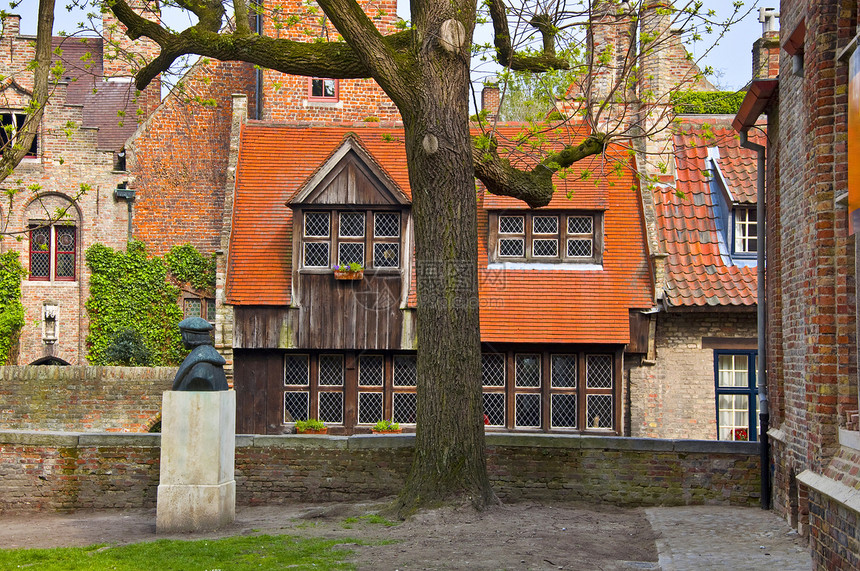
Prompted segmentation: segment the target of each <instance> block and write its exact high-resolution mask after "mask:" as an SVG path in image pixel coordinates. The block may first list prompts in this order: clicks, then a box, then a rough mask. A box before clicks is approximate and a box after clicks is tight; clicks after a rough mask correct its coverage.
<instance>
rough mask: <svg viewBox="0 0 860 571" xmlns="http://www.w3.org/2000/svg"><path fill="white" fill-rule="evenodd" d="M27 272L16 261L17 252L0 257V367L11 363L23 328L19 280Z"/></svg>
mask: <svg viewBox="0 0 860 571" xmlns="http://www.w3.org/2000/svg"><path fill="white" fill-rule="evenodd" d="M26 275H27V270H25V269H24V267H23V266H22V265H21V262H20V261H19V260H18V253H17V252H6V253H5V254H2V255H0V365H6V364H7V363H9V362H12V361H13V359H12V357H13V353H14V351H15V348H16V347H17V345H18V337H19V336H20V334H21V328H22V327H24V306H23V305H21V279H22V278H24V277H25V276H26Z"/></svg>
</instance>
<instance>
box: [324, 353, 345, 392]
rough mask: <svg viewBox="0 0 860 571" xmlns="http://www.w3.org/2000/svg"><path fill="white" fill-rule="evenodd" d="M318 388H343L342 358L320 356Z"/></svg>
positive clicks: (339, 356)
mask: <svg viewBox="0 0 860 571" xmlns="http://www.w3.org/2000/svg"><path fill="white" fill-rule="evenodd" d="M319 378H320V386H324V387H340V386H343V356H342V355H320V372H319Z"/></svg>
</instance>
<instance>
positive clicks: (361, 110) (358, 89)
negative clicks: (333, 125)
mask: <svg viewBox="0 0 860 571" xmlns="http://www.w3.org/2000/svg"><path fill="white" fill-rule="evenodd" d="M278 5H279V8H278V9H279V16H278V18H277V19H276V18H275V17H274V16H272V17H265V18H264V19H263V32H264V33H265V34H266V35H267V36H269V37H275V38H287V39H291V40H297V41H313V40H314V39H315V38H318V37H323V38H326V39H330V40H334V39H336V38H337V37H338V34H337V32H336V31H335V29H334V26H333V25H332V24H331V22H329V21H327V20H325V19H321V18H319V15H320V13H314V14H312V15H310V16H309V15H308V4H306V3H304V2H302V1H301V0H281V1H280V2H278ZM359 5H360V6H362V7H363V8H364V10H365V11H366V12H367V14H368V16H370V18H371V20H372V21H373V23H374V24H375V25H376V27H377V28H378V29H379V31H380V32H381V33H382V34H384V35H387V34H390V33H392V32H394V31H395V30H396V29H395V27H394V24H395V23H396V22H397V20H398V18H397V2H396V1H393V0H381V1H373V2H371V1H369V0H361V1H360V2H359ZM290 16H299V17H300V18H302V19H301V21H299V22H298V23H296V24H294V25H286V26H284V25H282V24H283V23H284V22H285V20H286V19H287V18H289V17H290ZM321 20H322V21H323V22H324V24H323V25H321V24H320V21H321ZM338 87H339V92H340V94H339V97H338V98H337V101H332V102H327V101H312V100H309V99H308V78H307V77H300V76H295V75H286V74H283V73H279V72H276V71H272V70H264V72H263V85H262V90H263V101H264V102H263V105H262V115H261V118H262V119H265V120H267V121H290V122H293V121H299V122H311V123H315V122H317V123H318V122H346V123H354V122H361V121H364V120H365V119H367V118H368V117H375V118H376V119H379V120H380V121H398V120H399V119H400V114H399V112H398V111H397V108H396V107H395V105H394V103H393V102H392V101H391V100H390V99H389V98H388V96H387V95H385V92H383V91H382V88H380V87H379V85H377V84H376V82H375V81H374V80H372V79H342V80H339V82H338Z"/></svg>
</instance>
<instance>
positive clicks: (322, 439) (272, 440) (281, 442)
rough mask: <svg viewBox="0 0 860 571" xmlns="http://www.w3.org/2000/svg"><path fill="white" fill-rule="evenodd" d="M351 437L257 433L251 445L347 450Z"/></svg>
mask: <svg viewBox="0 0 860 571" xmlns="http://www.w3.org/2000/svg"><path fill="white" fill-rule="evenodd" d="M349 438H350V437H349V436H328V435H323V434H271V435H269V434H265V435H264V434H259V435H258V434H255V435H254V436H253V439H254V440H253V443H252V444H251V446H259V447H261V448H329V449H334V448H337V449H340V450H346V448H347V447H348V444H349V443H348V439H349ZM237 446H238V444H237Z"/></svg>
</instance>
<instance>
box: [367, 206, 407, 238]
mask: <svg viewBox="0 0 860 571" xmlns="http://www.w3.org/2000/svg"><path fill="white" fill-rule="evenodd" d="M373 235H374V237H376V238H398V237H399V236H400V214H399V213H397V212H377V213H376V214H375V215H374V218H373Z"/></svg>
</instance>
